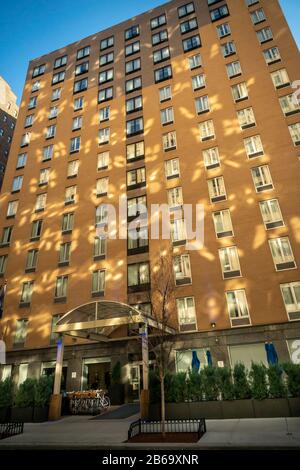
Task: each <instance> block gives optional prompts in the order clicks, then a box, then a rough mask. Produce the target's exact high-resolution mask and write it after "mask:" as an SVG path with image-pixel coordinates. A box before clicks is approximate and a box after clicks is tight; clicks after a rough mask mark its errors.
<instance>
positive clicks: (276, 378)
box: [267, 364, 287, 398]
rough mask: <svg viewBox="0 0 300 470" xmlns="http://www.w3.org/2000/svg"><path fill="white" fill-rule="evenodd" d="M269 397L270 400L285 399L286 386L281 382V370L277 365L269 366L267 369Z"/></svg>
mask: <svg viewBox="0 0 300 470" xmlns="http://www.w3.org/2000/svg"><path fill="white" fill-rule="evenodd" d="M267 375H268V382H269V395H270V397H271V398H284V397H286V393H287V390H286V386H285V384H284V382H283V369H282V367H281V366H280V365H278V364H270V365H269V368H268V369H267Z"/></svg>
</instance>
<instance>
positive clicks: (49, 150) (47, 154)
mask: <svg viewBox="0 0 300 470" xmlns="http://www.w3.org/2000/svg"><path fill="white" fill-rule="evenodd" d="M52 157H53V145H46V147H44V148H43V157H42V161H43V162H46V161H47V160H51V158H52Z"/></svg>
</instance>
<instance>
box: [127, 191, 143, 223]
mask: <svg viewBox="0 0 300 470" xmlns="http://www.w3.org/2000/svg"><path fill="white" fill-rule="evenodd" d="M146 213H147V198H146V196H139V197H133V198H131V199H128V200H127V217H128V218H132V217H137V216H139V215H142V214H146Z"/></svg>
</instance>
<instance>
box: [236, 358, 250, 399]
mask: <svg viewBox="0 0 300 470" xmlns="http://www.w3.org/2000/svg"><path fill="white" fill-rule="evenodd" d="M233 383H234V396H235V398H236V399H237V400H246V399H248V398H251V389H250V386H249V383H248V377H247V372H246V367H245V366H244V364H241V363H240V364H236V365H235V366H234V369H233Z"/></svg>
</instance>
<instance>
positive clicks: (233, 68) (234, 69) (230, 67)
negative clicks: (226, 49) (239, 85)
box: [226, 60, 242, 78]
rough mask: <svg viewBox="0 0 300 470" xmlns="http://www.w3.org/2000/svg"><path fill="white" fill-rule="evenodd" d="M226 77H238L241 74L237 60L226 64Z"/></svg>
mask: <svg viewBox="0 0 300 470" xmlns="http://www.w3.org/2000/svg"><path fill="white" fill-rule="evenodd" d="M226 70H227V75H228V78H234V77H238V76H239V75H241V74H242V68H241V63H240V61H239V60H235V61H234V62H230V63H229V64H226Z"/></svg>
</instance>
